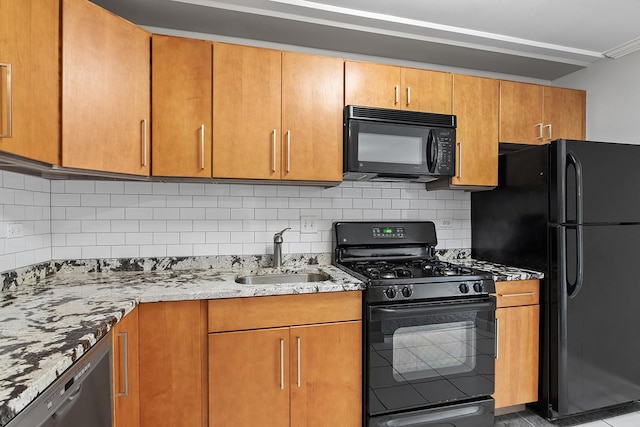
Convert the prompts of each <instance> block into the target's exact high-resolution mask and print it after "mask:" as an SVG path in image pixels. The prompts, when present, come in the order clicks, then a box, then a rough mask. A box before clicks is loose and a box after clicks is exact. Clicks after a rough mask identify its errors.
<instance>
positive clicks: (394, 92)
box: [344, 61, 401, 109]
mask: <svg viewBox="0 0 640 427" xmlns="http://www.w3.org/2000/svg"><path fill="white" fill-rule="evenodd" d="M400 92H401V88H400V67H396V66H393V65H383V64H374V63H370V62H352V61H346V62H345V64H344V104H345V105H362V106H365V107H380V108H395V109H400V108H401V101H400Z"/></svg>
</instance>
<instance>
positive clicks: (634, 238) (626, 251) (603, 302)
mask: <svg viewBox="0 0 640 427" xmlns="http://www.w3.org/2000/svg"><path fill="white" fill-rule="evenodd" d="M556 230H557V233H558V235H557V242H558V246H559V247H558V251H557V256H558V258H559V259H558V263H557V265H558V275H557V276H556V277H557V280H558V281H559V283H557V284H556V285H557V286H554V288H555V289H557V292H558V295H557V296H558V306H557V307H558V310H559V313H558V329H559V330H558V336H559V339H558V342H556V343H555V345H556V347H557V348H556V349H555V350H557V351H558V394H557V396H558V401H557V408H554V409H555V410H556V411H557V412H558V415H559V416H560V417H563V416H567V415H571V414H577V413H581V412H585V411H591V410H594V409H598V408H603V407H606V406H611V405H616V404H620V403H625V402H631V401H634V400H638V399H640V364H639V363H638V355H639V354H640V339H638V330H637V327H638V325H640V276H639V275H638V266H640V251H638V247H639V245H640V225H601V226H574V227H558V228H557V229H556ZM552 351H554V349H552Z"/></svg>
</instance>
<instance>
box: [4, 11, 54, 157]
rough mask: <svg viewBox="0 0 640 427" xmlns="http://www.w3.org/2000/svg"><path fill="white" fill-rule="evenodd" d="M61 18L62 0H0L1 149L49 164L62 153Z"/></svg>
mask: <svg viewBox="0 0 640 427" xmlns="http://www.w3.org/2000/svg"><path fill="white" fill-rule="evenodd" d="M59 21H60V3H59V1H58V0H32V1H29V2H24V1H16V0H0V135H4V136H0V150H2V151H6V152H9V153H13V154H17V155H20V156H23V157H27V158H30V159H35V160H39V161H42V162H45V163H50V164H59V158H60V137H59V123H60V107H59V100H60V92H59V88H60V86H59V83H58V81H59V65H58V64H59V31H60V30H59ZM9 67H11V73H9ZM9 75H10V76H11V78H10V80H11V81H9ZM10 130H11V132H10ZM9 133H10V134H11V136H8V135H9Z"/></svg>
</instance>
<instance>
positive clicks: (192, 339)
mask: <svg viewBox="0 0 640 427" xmlns="http://www.w3.org/2000/svg"><path fill="white" fill-rule="evenodd" d="M138 309H139V316H140V318H139V333H140V426H141V427H158V426H171V427H198V426H200V427H204V426H206V425H207V417H208V415H207V404H206V403H207V384H206V381H207V363H206V360H207V341H206V339H207V331H206V325H207V315H206V313H207V302H206V301H175V302H158V303H144V304H141V305H140V306H139V308H138ZM229 368H231V367H229ZM236 397H238V396H236ZM240 397H241V396H240Z"/></svg>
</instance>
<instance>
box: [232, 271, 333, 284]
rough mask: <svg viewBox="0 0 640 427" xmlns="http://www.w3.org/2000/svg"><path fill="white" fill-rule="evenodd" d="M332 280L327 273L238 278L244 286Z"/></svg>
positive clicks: (238, 281)
mask: <svg viewBox="0 0 640 427" xmlns="http://www.w3.org/2000/svg"><path fill="white" fill-rule="evenodd" d="M329 279H331V276H329V275H328V274H325V273H292V274H261V275H251V276H239V277H236V283H242V284H244V285H277V284H281V283H303V282H322V281H325V280H329Z"/></svg>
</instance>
